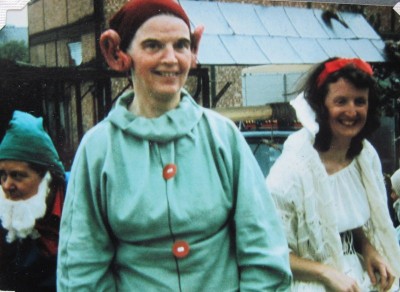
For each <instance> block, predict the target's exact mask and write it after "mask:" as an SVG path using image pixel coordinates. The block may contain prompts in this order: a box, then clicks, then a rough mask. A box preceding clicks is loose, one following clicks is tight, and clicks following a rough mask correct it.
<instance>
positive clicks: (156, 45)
mask: <svg viewBox="0 0 400 292" xmlns="http://www.w3.org/2000/svg"><path fill="white" fill-rule="evenodd" d="M144 48H145V49H150V50H156V49H159V48H161V45H160V44H159V43H158V42H153V41H150V42H146V43H145V44H144Z"/></svg>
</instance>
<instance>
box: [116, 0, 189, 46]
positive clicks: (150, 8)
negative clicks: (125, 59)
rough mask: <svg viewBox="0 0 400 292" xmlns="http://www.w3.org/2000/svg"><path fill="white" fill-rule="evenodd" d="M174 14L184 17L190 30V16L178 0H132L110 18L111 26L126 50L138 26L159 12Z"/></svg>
mask: <svg viewBox="0 0 400 292" xmlns="http://www.w3.org/2000/svg"><path fill="white" fill-rule="evenodd" d="M165 13H167V14H168V13H169V14H173V15H175V16H177V17H179V18H180V19H182V20H183V21H184V22H185V23H186V24H187V26H188V27H189V30H190V21H189V17H188V16H187V15H186V12H185V11H184V10H183V8H182V6H181V5H180V4H179V3H178V2H177V1H176V0H130V1H129V2H127V3H126V4H125V5H124V6H122V8H121V9H120V10H119V11H118V12H117V13H116V14H115V15H114V16H113V17H112V18H111V19H110V28H111V29H113V30H115V31H116V32H117V33H118V34H119V36H120V38H121V44H120V49H121V50H122V51H126V50H127V48H128V46H129V44H130V42H131V41H132V39H133V36H134V35H135V33H136V31H137V30H138V28H139V27H140V26H141V25H142V24H143V23H144V22H145V21H146V20H148V19H149V18H151V17H153V16H156V15H159V14H165Z"/></svg>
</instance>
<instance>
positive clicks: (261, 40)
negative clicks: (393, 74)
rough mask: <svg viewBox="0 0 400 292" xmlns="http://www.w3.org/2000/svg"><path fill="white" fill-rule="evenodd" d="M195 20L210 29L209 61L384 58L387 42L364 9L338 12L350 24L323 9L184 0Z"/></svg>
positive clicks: (203, 59)
mask: <svg viewBox="0 0 400 292" xmlns="http://www.w3.org/2000/svg"><path fill="white" fill-rule="evenodd" d="M180 3H181V5H182V6H183V7H184V9H185V10H186V12H187V13H188V15H189V18H190V20H191V22H192V26H193V27H196V26H198V25H200V24H202V25H204V26H205V31H204V34H203V37H202V40H201V43H200V50H199V56H198V59H199V62H200V64H203V65H267V64H305V63H306V64H308V63H317V62H320V61H323V60H325V59H327V58H329V57H335V56H341V57H359V58H363V59H365V60H366V61H368V62H384V61H385V58H384V54H383V49H384V42H383V40H382V39H381V38H380V36H379V35H378V34H377V33H376V32H375V30H374V29H373V28H372V26H371V25H370V24H369V23H368V22H367V21H366V19H365V18H364V17H363V15H362V14H358V13H351V12H338V16H339V18H341V19H342V20H343V21H344V22H345V24H346V25H347V26H348V27H347V28H346V27H345V26H344V25H343V24H341V23H340V22H339V21H337V20H335V19H332V20H331V27H329V26H328V25H326V23H325V22H324V21H323V20H322V14H323V12H324V11H323V10H321V9H308V8H298V7H280V6H262V5H255V4H242V3H225V2H224V3H223V2H208V1H187V0H186V1H185V0H181V1H180Z"/></svg>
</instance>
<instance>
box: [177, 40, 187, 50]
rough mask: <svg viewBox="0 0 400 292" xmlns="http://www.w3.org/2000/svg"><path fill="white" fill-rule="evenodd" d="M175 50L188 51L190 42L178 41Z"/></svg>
mask: <svg viewBox="0 0 400 292" xmlns="http://www.w3.org/2000/svg"><path fill="white" fill-rule="evenodd" d="M175 48H177V49H188V48H190V42H189V41H188V40H181V41H178V42H177V43H176V45H175Z"/></svg>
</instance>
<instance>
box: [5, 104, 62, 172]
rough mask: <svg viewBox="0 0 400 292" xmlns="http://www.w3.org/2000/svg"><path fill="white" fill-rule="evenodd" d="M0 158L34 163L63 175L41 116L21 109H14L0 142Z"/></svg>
mask: <svg viewBox="0 0 400 292" xmlns="http://www.w3.org/2000/svg"><path fill="white" fill-rule="evenodd" d="M0 160H17V161H24V162H30V163H35V164H39V165H43V166H45V167H47V168H48V170H50V171H54V172H56V173H58V174H60V175H64V166H63V165H62V162H61V161H60V158H59V156H58V153H57V150H56V148H55V147H54V144H53V142H52V140H51V138H50V136H49V135H48V134H47V132H46V131H45V130H44V128H43V118H41V117H40V118H37V117H34V116H32V115H30V114H28V113H25V112H21V111H14V114H13V117H12V119H11V121H10V123H9V127H8V129H7V132H6V134H5V136H4V138H3V141H2V142H1V144H0Z"/></svg>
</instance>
